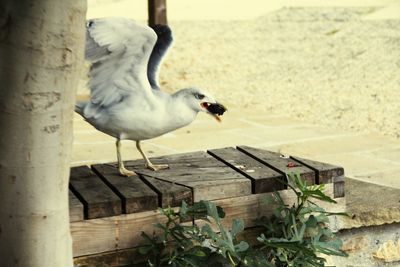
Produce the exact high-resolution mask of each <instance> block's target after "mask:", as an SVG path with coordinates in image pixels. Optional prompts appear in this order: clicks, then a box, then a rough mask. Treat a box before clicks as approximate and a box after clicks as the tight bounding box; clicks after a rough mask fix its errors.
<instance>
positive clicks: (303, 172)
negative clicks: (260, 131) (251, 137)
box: [237, 146, 315, 184]
mask: <svg viewBox="0 0 400 267" xmlns="http://www.w3.org/2000/svg"><path fill="white" fill-rule="evenodd" d="M237 149H238V150H240V151H242V152H243V153H246V154H247V155H249V156H251V157H253V158H254V159H257V160H259V161H260V162H262V163H264V164H266V165H267V166H269V167H271V168H273V169H274V170H276V171H278V172H281V173H284V174H286V175H292V174H297V173H298V174H300V176H301V178H303V179H304V180H306V181H307V183H308V184H315V172H314V171H313V170H312V169H310V168H308V167H306V166H304V165H303V164H301V163H298V162H296V161H294V160H292V159H290V158H285V157H281V156H280V154H279V153H275V152H271V151H267V150H263V149H258V148H253V147H248V146H239V147H237Z"/></svg>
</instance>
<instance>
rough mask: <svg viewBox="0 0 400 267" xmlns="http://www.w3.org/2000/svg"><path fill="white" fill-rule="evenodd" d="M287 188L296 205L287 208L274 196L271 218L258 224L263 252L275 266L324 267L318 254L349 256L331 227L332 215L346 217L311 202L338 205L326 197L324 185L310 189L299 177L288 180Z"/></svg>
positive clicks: (269, 201) (268, 200)
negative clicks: (292, 193) (342, 249)
mask: <svg viewBox="0 0 400 267" xmlns="http://www.w3.org/2000/svg"><path fill="white" fill-rule="evenodd" d="M288 187H289V188H291V189H292V191H293V192H294V193H295V195H296V202H295V203H294V204H293V205H292V206H290V207H289V206H287V205H286V204H285V203H284V201H283V199H282V197H281V195H280V194H279V193H277V192H275V193H274V194H273V195H272V197H271V198H269V199H266V204H269V205H274V206H275V209H274V214H273V216H271V217H261V218H259V219H257V220H256V224H257V225H258V226H261V227H262V228H263V229H264V233H263V234H261V235H260V236H259V237H258V238H257V240H258V241H259V242H261V243H262V244H263V245H262V247H261V248H260V250H261V251H263V252H264V253H265V254H266V255H267V258H268V259H269V260H270V262H272V263H273V264H274V266H277V267H281V266H296V267H297V266H324V263H325V259H324V258H322V257H320V256H318V255H319V254H325V255H336V256H346V255H347V254H346V253H344V252H343V251H341V249H340V248H341V247H342V242H341V240H340V239H339V238H337V237H335V235H334V234H333V233H332V231H331V230H330V229H329V227H328V223H329V218H328V216H331V215H346V214H345V213H331V212H326V211H325V210H324V209H323V208H321V207H318V206H317V205H316V204H315V203H314V202H313V201H312V200H311V199H318V200H321V201H324V202H329V203H336V202H335V201H334V200H333V199H331V198H330V197H328V196H326V195H325V194H324V193H323V191H324V185H312V186H307V184H306V182H305V181H303V180H302V179H301V178H300V175H293V176H290V177H289V184H288Z"/></svg>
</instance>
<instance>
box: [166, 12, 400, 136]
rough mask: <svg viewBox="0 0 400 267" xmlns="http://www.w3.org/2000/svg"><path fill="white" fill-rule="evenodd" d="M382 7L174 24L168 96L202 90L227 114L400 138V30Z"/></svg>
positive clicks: (168, 75) (288, 13)
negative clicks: (189, 89) (266, 116)
mask: <svg viewBox="0 0 400 267" xmlns="http://www.w3.org/2000/svg"><path fill="white" fill-rule="evenodd" d="M379 10H380V8H379V7H376V6H375V7H292V8H280V9H278V10H276V11H272V12H270V13H268V14H264V15H262V16H259V17H257V18H251V19H241V20H188V21H182V20H180V21H173V20H172V21H171V20H170V26H171V28H172V30H173V32H174V36H175V43H174V48H173V49H172V50H171V51H170V53H169V55H168V57H167V59H166V60H165V61H164V65H163V66H162V69H161V73H160V79H161V85H162V86H163V88H164V90H166V91H170V92H173V91H175V90H177V89H179V88H183V87H188V86H197V87H201V88H204V89H206V90H208V91H210V92H212V93H213V94H214V95H215V96H216V98H218V99H219V100H220V101H221V102H222V103H225V104H226V105H227V106H228V108H233V109H239V110H248V109H251V110H253V111H257V112H260V113H268V114H274V115H275V114H276V115H287V116H290V117H293V118H298V119H301V120H303V121H306V122H309V123H313V124H320V125H326V126H330V127H332V128H333V129H334V128H338V129H346V130H352V131H362V132H378V133H380V134H384V135H387V136H390V137H393V138H396V139H398V138H400V105H398V101H399V99H400V72H399V70H400V20H398V19H390V20H385V19H369V20H366V19H364V18H366V17H368V16H371V14H374V13H375V12H378V11H379Z"/></svg>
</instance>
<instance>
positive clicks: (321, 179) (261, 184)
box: [70, 146, 344, 257]
mask: <svg viewBox="0 0 400 267" xmlns="http://www.w3.org/2000/svg"><path fill="white" fill-rule="evenodd" d="M152 162H153V163H155V164H158V163H167V164H169V166H170V168H169V169H167V170H162V171H158V172H154V171H150V170H147V169H146V168H144V166H143V160H135V161H128V162H126V166H127V168H130V169H132V170H134V171H135V172H136V173H137V174H138V176H134V177H129V178H127V177H121V176H120V175H119V174H118V169H117V167H116V164H115V163H111V164H99V165H93V166H91V167H90V168H89V167H87V166H81V167H75V168H72V169H71V177H70V220H71V233H72V237H73V246H74V257H79V256H83V255H90V254H96V253H102V252H111V251H119V250H122V249H127V248H134V247H138V246H140V245H141V244H142V243H143V240H142V238H141V237H140V233H141V232H142V231H145V232H148V233H152V232H153V230H154V229H153V226H152V224H153V223H155V222H162V221H163V220H164V217H163V216H161V215H160V214H159V212H158V211H157V208H158V207H168V206H170V207H178V206H180V205H181V201H182V200H185V201H186V202H187V203H193V202H196V201H199V200H212V201H214V202H215V203H216V204H217V205H220V206H222V207H223V208H224V209H225V211H226V217H227V218H226V222H227V224H229V223H230V220H231V219H233V218H242V219H244V220H245V224H246V226H251V225H252V222H253V220H254V219H255V218H256V217H257V216H259V215H260V214H261V213H263V212H266V211H265V210H263V209H264V208H262V207H261V204H260V203H261V201H262V197H264V196H265V195H266V194H269V193H271V192H273V191H281V192H282V193H283V194H285V192H289V191H290V190H286V188H285V185H284V183H281V182H279V180H281V181H286V175H288V174H292V173H299V174H300V175H301V177H302V178H303V179H305V180H306V181H307V183H309V184H320V183H324V184H326V188H327V194H328V195H330V196H332V197H334V198H340V197H343V196H344V170H343V168H341V167H338V166H333V165H330V164H326V163H321V162H316V161H312V160H307V159H303V158H299V157H293V156H290V157H288V156H282V155H280V154H278V153H275V152H270V151H266V150H262V149H257V148H252V147H246V146H239V147H237V148H232V147H229V148H222V149H213V150H209V151H207V152H193V153H185V154H177V155H169V156H163V157H158V158H153V159H152Z"/></svg>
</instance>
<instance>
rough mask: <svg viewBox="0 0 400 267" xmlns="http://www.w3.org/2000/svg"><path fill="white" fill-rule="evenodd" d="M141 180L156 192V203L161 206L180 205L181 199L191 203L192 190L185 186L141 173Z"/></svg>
mask: <svg viewBox="0 0 400 267" xmlns="http://www.w3.org/2000/svg"><path fill="white" fill-rule="evenodd" d="M143 180H144V181H145V182H146V183H147V184H148V185H150V186H151V188H153V189H154V190H155V191H156V192H157V193H158V196H159V201H158V205H159V206H160V207H162V208H166V207H177V206H180V205H181V204H182V201H185V202H186V203H188V204H192V203H193V193H192V190H191V189H190V188H188V187H186V186H182V185H179V184H176V183H170V182H166V181H163V180H159V179H156V178H153V177H150V176H147V175H143Z"/></svg>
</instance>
